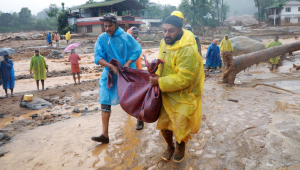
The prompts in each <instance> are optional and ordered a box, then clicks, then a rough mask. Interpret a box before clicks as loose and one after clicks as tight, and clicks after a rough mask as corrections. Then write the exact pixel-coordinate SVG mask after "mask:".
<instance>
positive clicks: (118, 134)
mask: <svg viewBox="0 0 300 170" xmlns="http://www.w3.org/2000/svg"><path fill="white" fill-rule="evenodd" d="M271 91H273V92H271ZM276 91H277V92H278V93H274V92H276ZM91 93H93V92H86V93H83V94H76V95H75V96H74V99H76V98H77V99H79V98H80V97H81V96H82V95H84V96H85V95H90V94H91ZM228 98H233V99H236V100H238V102H237V103H234V102H230V101H227V99H228ZM112 110H113V113H112V115H111V120H110V128H109V133H110V134H109V136H110V143H109V144H98V143H95V142H93V141H91V140H90V138H91V137H92V136H96V135H100V134H101V129H102V127H101V114H100V113H99V112H95V113H92V114H88V115H86V116H80V117H77V118H72V119H69V120H63V121H61V122H57V123H54V124H51V125H47V126H43V127H38V128H35V129H33V130H30V131H26V132H24V133H21V134H18V135H16V136H15V137H13V139H12V142H11V143H8V144H6V145H4V146H3V147H1V149H2V150H3V151H7V152H8V153H7V154H5V156H4V157H1V158H0V164H1V169H4V170H6V169H7V170H8V169H277V168H281V169H284V168H286V169H291V170H296V169H299V165H300V155H299V153H300V143H299V141H300V139H299V135H294V134H297V133H298V132H299V130H300V129H299V127H300V126H299V125H300V100H299V96H298V95H293V94H290V93H282V92H281V91H278V90H277V89H275V88H274V89H271V90H270V87H263V86H259V87H256V88H254V89H241V88H238V87H237V88H225V87H222V86H219V85H218V84H217V83H214V82H213V81H211V82H208V83H206V84H205V89H204V97H203V112H202V113H203V115H202V126H201V130H200V131H199V132H198V133H197V134H194V135H192V139H191V140H190V141H189V143H188V144H187V149H186V158H185V161H184V162H182V163H179V164H177V163H173V162H169V163H166V162H164V161H163V160H161V158H160V154H161V152H162V150H163V149H164V148H165V146H166V144H165V142H164V140H163V138H162V136H161V135H160V133H159V131H157V130H156V128H155V126H156V124H155V123H153V124H146V126H145V129H144V130H142V131H136V130H135V124H136V119H135V118H132V117H130V116H128V115H127V114H126V113H124V111H122V109H121V108H120V107H119V106H115V107H113V108H112Z"/></svg>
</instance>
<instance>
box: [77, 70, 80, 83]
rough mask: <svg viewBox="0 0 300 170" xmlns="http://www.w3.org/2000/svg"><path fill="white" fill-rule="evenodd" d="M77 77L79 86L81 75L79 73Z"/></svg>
mask: <svg viewBox="0 0 300 170" xmlns="http://www.w3.org/2000/svg"><path fill="white" fill-rule="evenodd" d="M77 76H78V84H80V73H79V72H78V73H77Z"/></svg>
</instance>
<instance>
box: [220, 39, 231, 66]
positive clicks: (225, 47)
mask: <svg viewBox="0 0 300 170" xmlns="http://www.w3.org/2000/svg"><path fill="white" fill-rule="evenodd" d="M220 51H221V57H222V61H223V56H224V52H226V51H227V52H230V53H232V51H233V47H232V44H231V41H230V40H229V38H228V35H227V34H226V35H225V37H224V39H223V40H222V41H221V43H220ZM223 65H224V64H223Z"/></svg>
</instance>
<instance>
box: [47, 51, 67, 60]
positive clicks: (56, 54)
mask: <svg viewBox="0 0 300 170" xmlns="http://www.w3.org/2000/svg"><path fill="white" fill-rule="evenodd" d="M47 58H53V59H61V58H64V55H63V53H61V52H60V51H56V50H53V51H51V53H50V54H49V55H48V56H47Z"/></svg>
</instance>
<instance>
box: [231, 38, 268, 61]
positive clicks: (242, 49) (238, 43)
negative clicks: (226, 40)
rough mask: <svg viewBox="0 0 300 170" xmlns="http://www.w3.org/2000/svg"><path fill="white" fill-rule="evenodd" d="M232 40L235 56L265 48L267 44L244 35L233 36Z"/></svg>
mask: <svg viewBox="0 0 300 170" xmlns="http://www.w3.org/2000/svg"><path fill="white" fill-rule="evenodd" d="M230 41H231V43H232V46H233V56H239V55H242V54H248V53H252V52H256V51H260V50H263V49H265V45H264V44H263V43H262V42H259V41H256V40H253V39H251V38H248V37H244V36H238V37H234V38H231V39H230Z"/></svg>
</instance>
